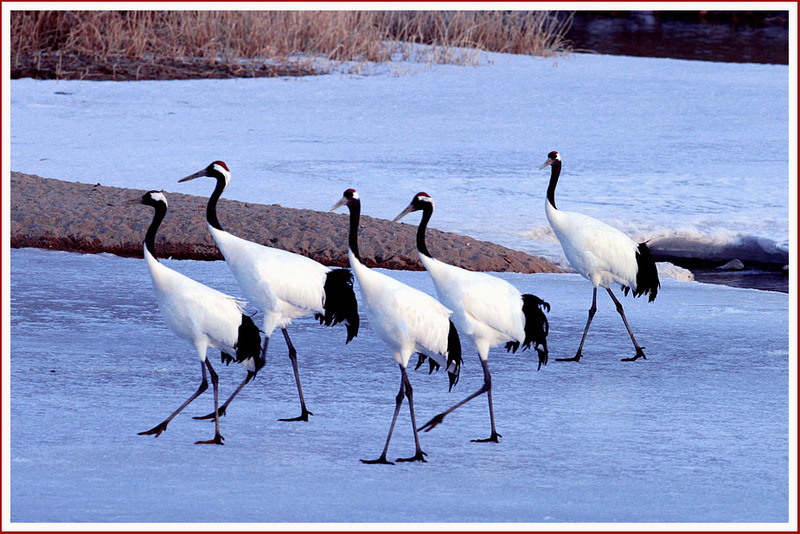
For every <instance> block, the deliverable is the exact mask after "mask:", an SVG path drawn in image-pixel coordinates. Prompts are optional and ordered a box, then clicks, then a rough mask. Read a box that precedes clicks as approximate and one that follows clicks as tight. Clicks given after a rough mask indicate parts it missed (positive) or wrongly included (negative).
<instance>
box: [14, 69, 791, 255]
mask: <svg viewBox="0 0 800 534" xmlns="http://www.w3.org/2000/svg"><path fill="white" fill-rule="evenodd" d="M485 58H486V61H484V63H483V64H482V65H481V66H479V67H466V68H464V67H446V66H442V67H434V68H425V67H424V66H420V65H410V66H409V65H401V66H399V67H398V70H401V71H402V72H406V73H410V74H406V75H402V76H391V75H390V74H389V73H386V72H385V70H384V71H382V72H380V73H375V74H373V75H370V76H348V75H341V74H334V75H329V76H310V77H302V78H287V79H263V78H262V79H234V80H191V81H145V82H83V81H34V80H30V79H23V80H12V81H11V83H10V84H9V87H10V101H11V109H12V113H11V118H10V123H11V138H10V147H11V152H10V157H11V168H12V169H13V170H17V171H22V172H28V173H34V174H39V175H42V176H46V177H53V178H60V179H64V180H72V181H81V182H87V183H101V184H104V185H115V186H123V187H136V188H141V189H165V190H167V191H180V192H185V193H191V194H198V195H208V194H209V193H210V190H209V187H210V186H209V185H208V184H207V183H202V182H200V181H198V182H192V183H191V184H178V183H177V180H178V179H179V178H181V177H183V176H186V175H187V174H189V173H191V172H194V171H196V170H199V169H201V168H202V167H204V166H206V165H207V164H208V163H210V162H211V161H213V160H216V159H222V160H225V161H226V162H227V164H228V165H229V167H230V168H231V170H232V172H233V180H232V182H231V185H230V187H229V188H228V190H227V191H226V193H225V196H226V197H228V198H233V199H238V200H243V201H249V202H258V203H267V204H271V203H280V204H282V205H284V206H289V207H298V208H310V209H317V210H327V209H328V208H329V207H330V206H331V204H332V203H333V202H334V201H335V200H337V199H338V198H340V196H341V193H342V191H343V190H344V189H346V188H348V187H355V188H356V189H358V190H359V191H360V192H361V193H362V196H363V198H364V199H366V200H365V203H364V213H365V214H368V215H371V216H375V217H381V218H388V219H391V218H392V217H394V216H395V215H396V214H397V213H398V212H399V211H400V210H401V209H402V208H404V207H405V206H406V204H407V203H408V200H409V199H410V198H411V196H412V195H413V194H414V193H416V192H418V191H426V192H428V193H430V194H431V195H432V196H433V197H434V198H435V199H436V201H437V212H436V214H435V215H434V218H433V220H432V223H431V224H432V226H433V227H436V228H439V229H442V230H447V231H454V232H457V233H461V234H464V235H470V236H472V237H475V238H478V239H485V240H489V241H493V242H495V243H499V244H502V245H505V246H509V247H511V248H515V249H518V250H523V251H525V252H528V253H533V254H538V255H545V256H547V257H551V258H554V259H557V258H560V257H561V256H562V253H561V249H560V247H559V245H558V243H557V242H556V241H555V239H553V238H552V236H551V235H550V234H549V233H548V231H547V229H548V224H547V221H546V219H545V215H544V210H543V204H544V195H545V190H546V188H547V179H548V176H549V171H548V170H542V171H540V170H538V167H539V165H540V164H541V163H543V162H544V160H545V159H546V154H547V153H548V152H549V151H550V150H558V151H559V152H561V154H562V157H563V158H564V173H563V178H562V180H561V182H560V184H559V190H558V200H559V207H560V208H562V209H567V210H575V211H581V212H583V213H586V214H588V215H591V216H595V217H599V218H601V219H603V220H604V221H606V222H608V223H610V224H613V225H615V226H618V227H619V228H621V229H622V230H624V231H625V232H627V233H629V234H631V235H632V236H633V237H635V238H636V239H640V240H641V239H647V238H650V237H653V236H661V237H673V238H676V239H678V240H679V241H682V242H683V246H684V247H691V248H692V254H693V255H696V256H699V257H711V256H713V255H715V254H718V253H719V252H720V250H721V249H724V246H725V245H726V244H727V243H734V244H735V243H738V242H740V241H741V240H742V239H744V240H745V241H746V242H749V243H754V242H757V243H762V244H763V246H764V247H766V250H768V249H777V250H778V252H779V255H780V256H781V257H782V258H784V260H786V259H787V257H788V242H789V230H788V229H789V217H790V212H789V210H790V207H789V202H790V200H789V199H794V198H795V196H796V195H792V194H790V193H791V192H790V184H789V148H790V142H789V128H788V125H789V87H790V84H789V68H788V67H787V66H785V65H756V64H732V63H712V62H700V61H684V60H670V59H651V58H634V57H624V56H602V55H585V54H574V55H571V56H569V57H568V58H562V59H559V60H558V61H557V62H556V63H554V62H553V60H551V59H542V58H532V57H527V56H513V55H504V54H487V55H485ZM791 146H793V144H792V145H791ZM299 192H301V193H299ZM499 214H502V217H501V218H500V219H499V220H498V215H499ZM748 240H749V241H748ZM763 250H764V249H763V247H761V246H759V247H748V249H747V252H749V253H755V254H756V255H759V254H761V253H762V252H763ZM728 259H731V258H725V259H723V261H727V260H728ZM786 261H788V260H786Z"/></svg>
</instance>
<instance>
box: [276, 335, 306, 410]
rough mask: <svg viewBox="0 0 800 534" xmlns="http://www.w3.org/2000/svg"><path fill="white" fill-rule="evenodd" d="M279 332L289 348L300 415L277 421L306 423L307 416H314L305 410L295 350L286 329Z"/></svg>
mask: <svg viewBox="0 0 800 534" xmlns="http://www.w3.org/2000/svg"><path fill="white" fill-rule="evenodd" d="M281 331H282V332H283V339H285V340H286V346H287V347H288V348H289V359H290V360H291V361H292V369H294V381H295V382H296V383H297V393H298V394H299V395H300V415H298V416H297V417H291V418H289V419H278V421H308V416H309V415H314V414H313V413H311V412H309V411H308V410H307V409H306V399H305V398H304V397H303V386H301V385H300V373H299V372H298V370H297V350H296V349H295V348H294V345H292V340H291V339H290V338H289V332H287V331H286V328H282V329H281Z"/></svg>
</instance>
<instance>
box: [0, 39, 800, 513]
mask: <svg viewBox="0 0 800 534" xmlns="http://www.w3.org/2000/svg"><path fill="white" fill-rule="evenodd" d="M402 68H403V69H404V71H407V70H408V67H407V66H402ZM8 87H9V88H10V91H9V99H10V138H9V142H8V144H9V148H10V167H11V169H13V170H18V171H23V172H28V173H34V174H39V175H42V176H47V177H54V178H60V179H65V180H74V181H81V182H88V183H98V182H99V183H101V184H104V185H115V186H125V187H136V188H144V189H165V190H167V191H180V192H186V193H192V194H199V195H207V194H208V193H209V192H210V191H209V190H208V187H209V184H208V183H203V182H202V181H197V182H192V183H189V184H178V183H177V180H178V179H179V178H181V177H183V176H186V175H187V174H189V173H191V172H194V171H196V170H199V169H200V168H202V167H204V166H205V165H207V164H208V163H210V162H211V161H213V160H216V159H222V160H225V161H226V162H227V163H228V165H229V166H230V168H231V170H232V171H233V181H232V183H231V185H230V187H229V188H228V190H227V191H226V197H228V198H234V199H239V200H246V201H251V202H259V203H280V204H283V205H286V206H292V207H299V208H310V209H318V210H327V209H328V208H329V207H330V206H331V205H332V204H333V203H334V202H335V201H337V200H338V199H339V198H340V197H341V193H342V191H343V190H344V189H345V188H347V187H355V188H357V189H358V190H359V192H360V193H361V196H362V200H363V206H364V213H365V214H368V215H372V216H376V217H384V218H392V217H394V216H395V215H397V214H398V213H399V212H400V211H401V210H402V209H403V208H404V207H405V206H406V205H407V204H408V202H409V200H410V199H411V197H412V195H413V194H414V193H416V192H417V191H420V190H424V191H427V192H429V193H430V194H431V195H432V196H434V198H436V201H437V211H436V214H435V215H434V219H433V221H432V226H434V227H437V228H440V229H443V230H449V231H455V232H458V233H462V234H466V235H471V236H473V237H477V238H481V239H487V240H491V241H494V242H497V243H500V244H503V245H506V246H510V247H513V248H517V249H520V250H525V251H527V252H531V253H535V254H543V255H546V256H550V257H553V258H558V257H560V249H559V247H558V244H557V243H556V242H555V241H554V238H553V236H552V234H551V233H550V232H549V230H548V229H547V222H546V219H545V216H544V210H543V204H544V194H545V189H546V184H547V178H548V176H549V174H548V171H546V170H544V171H540V170H538V167H539V165H540V164H541V163H542V162H543V161H544V160H545V157H546V154H547V153H548V152H549V151H550V150H558V151H559V152H560V153H561V154H562V156H563V158H564V175H563V178H562V181H561V183H560V185H559V192H558V196H559V205H560V207H562V208H564V209H574V210H577V211H582V212H585V213H588V214H590V215H594V216H597V217H600V218H602V219H603V220H606V221H607V222H610V223H613V224H615V225H617V226H619V227H620V228H622V229H623V230H625V231H626V232H629V233H630V234H632V235H633V236H635V237H637V238H650V237H655V236H660V235H666V236H676V235H677V236H678V237H681V236H688V237H696V238H698V240H699V241H700V242H701V243H702V244H701V245H700V246H697V247H696V250H697V255H698V256H703V255H704V254H706V253H707V252H713V251H714V250H718V248H719V246H721V245H719V244H720V243H722V244H723V245H724V244H728V243H731V242H736V241H737V240H739V239H740V237H738V236H745V237H747V236H750V237H752V238H753V239H752V240H750V241H747V242H752V243H763V244H765V246H766V247H767V248H770V247H772V248H776V247H777V249H779V250H782V251H783V252H784V253H785V252H786V251H788V249H789V246H790V243H791V242H792V239H794V238H795V237H794V235H793V234H791V235H790V230H789V228H790V224H789V221H790V219H792V220H794V219H793V214H792V213H790V212H791V211H792V210H793V208H794V206H793V205H792V204H793V199H794V198H795V197H796V188H795V185H794V180H792V182H791V183H790V180H789V173H790V152H789V150H790V148H789V147H790V134H789V132H790V128H789V126H790V124H789V103H788V102H789V87H790V86H789V69H788V68H787V67H785V66H775V65H742V64H739V65H737V64H715V63H708V62H693V61H678V60H667V59H646V58H630V57H610V56H593V55H580V54H576V55H573V56H570V57H569V58H565V59H560V60H559V61H558V62H557V63H556V64H554V63H553V61H552V60H545V59H536V58H530V57H513V56H504V55H492V56H489V57H488V58H487V61H486V62H485V63H484V64H483V65H481V66H480V67H475V68H473V67H467V68H459V67H436V68H427V67H422V66H420V67H417V72H415V73H414V74H411V75H403V76H393V75H392V72H391V69H388V71H387V70H386V69H384V70H382V71H376V72H372V73H371V74H370V75H369V76H351V75H341V74H334V75H329V76H319V77H307V78H292V79H256V80H208V81H169V82H131V83H121V82H108V83H106V82H91V83H90V82H79V81H71V82H63V81H62V82H52V81H32V80H14V81H12V82H11V83H10V84H9V86H8ZM7 153H8V152H7ZM3 199H4V201H5V202H6V203H7V202H9V195H8V194H7V192H6V191H4V195H3ZM4 212H5V213H8V211H7V210H4ZM87 216H90V215H87ZM143 231H144V229H143ZM709 243H716V244H713V245H710V244H709ZM342 246H345V244H344V243H343V244H342ZM759 246H761V245H759ZM755 252H756V253H758V250H757V247H756V249H755ZM6 258H8V260H7V261H9V262H10V291H7V292H4V298H5V299H6V302H4V305H9V304H10V308H7V309H8V310H9V312H10V313H9V314H7V316H6V321H7V326H8V328H4V332H6V335H5V336H4V349H5V350H4V351H3V354H4V360H3V369H4V377H3V378H4V381H5V382H4V387H3V392H4V395H5V398H4V406H7V407H8V408H7V409H8V415H9V417H6V418H4V425H5V426H4V432H3V435H4V437H5V438H6V439H10V442H9V446H8V447H4V449H3V450H4V454H5V458H4V461H5V462H6V464H4V467H7V468H8V469H6V470H5V473H10V477H4V482H5V483H7V487H5V488H4V490H6V491H3V495H4V497H6V498H7V500H8V502H7V503H4V504H6V505H7V506H8V513H5V514H3V517H4V520H6V521H11V522H14V523H16V524H18V523H26V522H34V523H39V522H55V523H62V522H172V521H178V522H265V523H270V524H272V523H282V522H287V523H296V522H355V523H358V524H359V526H360V525H361V524H362V523H364V522H379V523H384V522H412V523H416V522H433V523H448V524H452V523H466V522H481V523H487V522H488V523H495V522H496V523H507V522H513V523H517V522H524V523H540V522H542V523H574V522H646V523H648V524H652V523H653V522H656V523H660V522H701V523H706V522H723V523H728V522H747V523H750V522H755V523H763V522H769V523H786V522H789V521H793V520H796V516H795V515H794V508H793V505H792V504H791V503H794V502H795V501H796V492H795V488H796V478H795V476H794V473H795V472H796V440H795V437H796V434H795V431H796V429H795V428H794V423H793V422H794V421H795V420H796V409H795V406H796V389H795V386H796V384H795V381H794V377H796V360H795V359H794V353H793V352H790V351H792V350H794V349H796V340H795V339H794V337H791V338H790V332H789V325H790V324H792V325H793V324H795V322H796V313H795V310H794V307H793V306H792V304H791V303H792V302H793V299H794V294H791V295H787V294H782V293H775V292H768V291H753V290H742V289H733V288H728V287H721V286H710V285H705V284H701V283H696V282H695V283H685V282H680V281H677V280H674V279H668V278H665V279H663V280H662V283H663V287H662V290H661V292H660V294H659V297H658V299H657V300H656V301H655V302H654V303H651V304H648V303H646V302H644V301H643V300H641V299H639V300H633V299H625V301H624V304H625V306H626V312H627V314H628V317H629V319H630V321H631V325H632V328H633V329H634V331H635V332H636V334H637V339H638V340H639V341H640V343H641V344H642V345H643V346H645V347H646V352H647V354H648V359H647V360H646V361H637V362H633V363H623V362H620V361H619V360H620V358H622V357H626V356H630V355H632V347H631V346H630V340H629V338H628V337H627V334H626V333H625V330H624V327H623V326H622V324H621V322H620V320H619V317H618V316H617V314H616V312H615V311H614V308H613V306H612V305H611V303H610V302H609V301H608V299H607V298H605V296H604V295H601V296H600V298H599V303H598V306H599V311H598V314H597V316H596V318H595V322H594V324H593V326H592V331H591V333H590V335H589V338H588V341H587V345H586V348H585V351H584V355H585V359H584V361H583V363H581V364H574V363H560V362H555V361H552V362H551V363H550V365H548V366H547V367H545V368H543V369H542V370H541V371H540V372H536V370H535V369H536V364H535V362H534V358H533V356H532V355H530V354H529V353H527V352H526V353H522V354H516V355H506V354H504V353H501V352H500V351H499V349H495V350H494V351H493V352H492V354H491V356H490V363H491V365H492V369H493V377H494V401H495V411H496V415H497V419H498V422H497V424H498V431H499V432H500V433H501V434H502V435H503V438H502V440H501V442H500V443H499V444H497V445H493V444H477V443H471V442H470V441H469V440H470V439H473V438H481V437H485V436H486V435H488V432H489V425H488V414H487V407H486V401H485V399H483V398H481V399H478V400H475V401H473V402H472V403H470V405H468V406H466V407H464V408H462V409H460V410H459V411H457V412H456V413H454V414H452V415H451V416H448V418H447V420H446V421H445V422H444V424H442V425H441V426H440V427H438V428H436V429H435V430H433V431H432V432H430V433H424V434H422V447H423V449H424V450H425V451H426V452H427V453H428V455H429V456H428V462H427V463H426V464H416V465H397V466H394V467H390V466H389V467H387V466H368V465H362V464H361V463H360V462H359V461H358V460H359V459H360V458H373V457H377V455H378V454H379V453H380V450H381V447H382V446H383V442H384V440H385V437H386V432H387V430H388V425H389V422H390V419H391V414H392V410H393V407H394V396H395V394H396V393H397V389H398V387H399V384H398V381H399V372H398V370H397V367H396V365H395V364H394V363H393V361H392V358H391V356H390V355H389V354H387V352H386V349H385V347H384V346H383V344H382V343H381V342H380V341H379V340H378V339H377V338H376V337H375V335H374V334H373V333H372V332H371V330H370V329H369V325H368V324H367V323H366V322H364V324H363V325H362V330H361V333H360V334H359V336H358V338H357V339H356V340H354V341H353V342H352V343H351V344H350V345H347V346H345V345H344V332H343V331H342V329H341V328H334V329H325V328H323V327H320V326H318V325H317V324H316V322H315V321H314V320H313V319H310V318H309V319H307V320H301V321H297V322H296V323H295V325H294V326H293V327H292V332H293V339H294V341H295V345H296V346H297V347H298V350H299V352H300V354H299V361H300V371H301V374H302V377H303V385H304V389H305V393H306V398H307V400H308V403H309V408H310V409H311V411H313V412H314V414H315V415H314V416H313V417H312V418H311V421H310V422H309V423H283V422H278V421H277V419H278V418H279V417H290V416H294V415H297V413H299V407H298V403H297V400H296V391H295V386H294V381H293V378H292V375H291V368H290V365H289V362H288V358H287V357H286V352H285V348H284V346H283V344H282V341H281V340H280V339H279V338H278V339H275V340H274V341H273V343H271V344H270V349H271V350H270V356H269V361H268V364H267V366H266V368H265V369H264V371H263V372H262V373H261V374H260V375H259V377H258V378H257V380H256V381H255V382H254V383H252V384H250V385H248V386H247V388H245V390H244V391H243V393H242V394H241V396H240V398H239V399H237V400H236V401H235V402H234V404H233V405H232V407H231V409H230V411H229V414H228V415H227V416H226V417H225V418H223V420H222V433H223V435H225V436H226V438H227V441H226V445H225V446H224V447H206V446H197V445H194V441H196V440H198V439H207V438H209V437H211V433H212V428H211V426H210V424H209V423H204V422H197V421H193V420H192V419H191V418H190V416H191V415H199V414H203V413H206V412H207V411H208V410H209V408H210V406H211V396H210V394H208V393H206V394H205V395H204V396H203V397H201V398H200V399H198V400H197V401H196V404H195V405H193V406H191V407H190V408H188V409H187V410H186V413H185V414H181V415H180V416H179V417H178V418H176V419H175V420H174V421H173V422H172V423H171V424H170V427H169V429H168V431H167V432H166V433H165V434H163V435H162V436H161V437H160V438H158V439H153V438H152V437H145V436H137V435H136V433H137V432H138V431H141V430H145V429H147V428H150V427H152V426H153V425H154V424H156V423H157V422H159V421H161V420H162V419H163V417H165V416H166V415H167V414H168V413H169V412H171V411H172V410H173V409H174V408H176V407H177V406H178V405H179V404H180V403H181V402H182V401H183V400H185V398H186V397H188V395H189V394H190V393H191V392H193V391H194V390H195V388H196V386H197V384H198V382H199V379H200V377H199V369H198V367H199V365H198V363H197V361H196V356H195V355H194V354H193V351H192V349H191V347H190V346H189V345H188V344H186V343H185V342H184V341H181V340H179V339H177V338H175V337H174V336H173V335H172V334H171V333H170V332H169V331H168V330H167V328H166V327H165V326H164V324H163V321H162V320H161V317H160V315H159V313H158V310H157V309H156V308H155V301H154V298H153V294H152V288H151V285H150V280H149V277H148V274H147V270H146V267H145V265H144V264H143V262H142V261H141V260H136V259H123V258H117V257H113V256H108V255H96V256H91V255H78V254H70V253H63V252H49V251H37V250H12V251H10V252H9V253H8V254H7V255H6ZM168 265H170V266H171V267H173V268H175V269H176V270H180V271H181V272H184V273H186V274H188V275H190V276H192V277H194V278H196V279H198V280H200V281H202V282H204V283H207V284H209V285H213V286H215V287H217V288H219V289H222V290H224V291H226V292H229V293H231V294H233V295H236V296H240V293H239V291H238V288H237V287H236V285H235V282H234V280H233V278H232V276H231V275H230V273H229V272H228V271H227V267H226V266H225V265H224V264H223V263H221V262H211V263H205V262H190V261H185V262H176V261H169V260H168ZM4 272H5V273H9V271H8V269H5V270H4ZM391 275H392V276H396V277H398V278H400V279H401V280H403V281H404V282H406V283H408V284H410V285H413V286H415V287H418V288H421V289H423V290H427V291H431V292H432V287H431V284H430V282H429V280H428V277H427V274H426V273H409V272H393V273H391ZM501 276H502V277H504V278H506V279H508V280H509V281H512V282H513V283H514V284H516V285H517V286H518V287H519V288H520V289H521V290H523V291H524V292H531V293H534V294H537V295H539V296H540V297H542V298H544V299H545V300H547V301H549V302H550V304H551V305H552V311H551V313H550V315H549V318H550V324H551V335H550V348H551V357H553V358H555V357H562V356H572V355H573V354H574V352H575V349H576V347H577V343H578V341H579V339H580V335H581V333H582V331H583V326H584V323H585V320H586V312H587V309H588V306H589V304H590V301H591V289H590V285H589V284H588V283H587V282H586V281H585V280H583V279H581V278H580V277H579V276H577V275H571V274H566V275H564V274H562V275H515V274H504V275H501ZM4 326H6V325H4ZM793 335H794V334H792V336H793ZM212 356H213V355H212ZM212 361H213V362H217V361H218V356H213V359H212ZM217 368H218V370H219V371H220V376H221V382H222V388H223V389H222V395H223V396H225V395H226V394H227V393H229V392H230V391H231V390H232V389H233V387H235V385H236V384H238V383H239V381H240V380H241V379H242V378H243V372H242V370H241V369H240V368H238V367H237V368H233V367H231V368H222V369H220V365H217ZM410 376H411V380H412V383H413V384H414V386H415V390H414V393H415V402H416V407H417V413H418V418H419V419H420V420H426V418H427V417H430V416H432V415H434V414H435V413H438V412H439V411H440V410H442V409H444V408H446V407H448V406H450V405H451V404H452V403H453V402H454V401H456V400H460V399H461V398H462V397H464V396H466V395H467V394H468V393H471V392H472V391H474V390H475V389H477V388H478V387H479V386H480V384H481V376H482V375H481V371H480V365H479V364H478V359H477V356H476V354H475V353H474V351H472V350H470V349H467V350H466V352H465V365H464V369H463V371H462V377H461V381H460V382H459V384H458V385H457V386H456V388H454V391H453V392H452V393H448V392H447V380H446V378H445V377H444V376H443V375H442V374H433V375H431V376H428V375H427V374H425V373H423V372H422V371H418V372H412V373H411V375H410ZM409 424H410V423H409V420H408V417H407V410H405V409H404V410H403V411H402V412H401V418H400V420H399V421H398V427H397V429H396V431H395V437H394V439H393V441H392V447H391V449H390V455H391V456H393V457H397V456H403V455H408V454H410V453H411V452H412V448H413V442H412V440H411V429H410V428H409ZM9 479H10V480H9Z"/></svg>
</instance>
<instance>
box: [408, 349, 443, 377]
mask: <svg viewBox="0 0 800 534" xmlns="http://www.w3.org/2000/svg"><path fill="white" fill-rule="evenodd" d="M417 356H419V360H417V366H416V367H414V370H415V371H416V370H417V369H419V368H420V367H422V364H423V363H425V360H428V374H431V373H433V372H434V371H438V370H439V369H440V368H441V367H442V366H441V365H439V362H437V361H436V360H434V359H433V358H428V357H427V356H425V355H424V354H422V353H421V352H418V353H417Z"/></svg>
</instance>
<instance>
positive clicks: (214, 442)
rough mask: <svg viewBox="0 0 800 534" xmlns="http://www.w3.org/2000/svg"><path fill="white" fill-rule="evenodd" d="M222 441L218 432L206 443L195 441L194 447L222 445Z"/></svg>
mask: <svg viewBox="0 0 800 534" xmlns="http://www.w3.org/2000/svg"><path fill="white" fill-rule="evenodd" d="M223 441H225V438H223V437H222V435H221V434H220V433H219V432H218V433H217V434H215V435H214V438H213V439H209V440H207V441H195V442H194V443H195V445H224V443H223Z"/></svg>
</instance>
